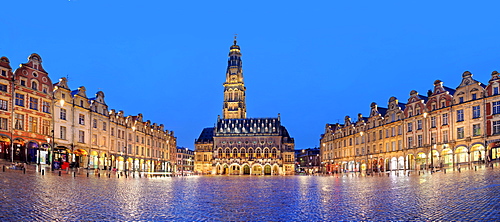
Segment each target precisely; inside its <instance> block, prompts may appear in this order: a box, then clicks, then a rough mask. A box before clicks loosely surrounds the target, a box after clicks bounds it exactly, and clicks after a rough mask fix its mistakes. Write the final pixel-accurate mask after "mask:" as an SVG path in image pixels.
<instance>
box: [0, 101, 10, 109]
mask: <svg viewBox="0 0 500 222" xmlns="http://www.w3.org/2000/svg"><path fill="white" fill-rule="evenodd" d="M8 104H9V102H8V101H7V100H3V99H0V109H1V110H8V108H9V105H8Z"/></svg>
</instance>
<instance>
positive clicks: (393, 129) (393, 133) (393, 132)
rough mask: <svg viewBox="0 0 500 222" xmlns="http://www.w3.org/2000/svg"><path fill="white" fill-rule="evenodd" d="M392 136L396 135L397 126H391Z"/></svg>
mask: <svg viewBox="0 0 500 222" xmlns="http://www.w3.org/2000/svg"><path fill="white" fill-rule="evenodd" d="M391 136H396V127H391Z"/></svg>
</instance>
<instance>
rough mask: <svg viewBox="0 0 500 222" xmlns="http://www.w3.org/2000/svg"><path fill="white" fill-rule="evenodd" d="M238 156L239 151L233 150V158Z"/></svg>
mask: <svg viewBox="0 0 500 222" xmlns="http://www.w3.org/2000/svg"><path fill="white" fill-rule="evenodd" d="M237 156H238V149H236V148H234V149H233V157H237Z"/></svg>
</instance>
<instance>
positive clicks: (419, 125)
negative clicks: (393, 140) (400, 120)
mask: <svg viewBox="0 0 500 222" xmlns="http://www.w3.org/2000/svg"><path fill="white" fill-rule="evenodd" d="M420 129H422V120H421V119H419V120H417V130H420Z"/></svg>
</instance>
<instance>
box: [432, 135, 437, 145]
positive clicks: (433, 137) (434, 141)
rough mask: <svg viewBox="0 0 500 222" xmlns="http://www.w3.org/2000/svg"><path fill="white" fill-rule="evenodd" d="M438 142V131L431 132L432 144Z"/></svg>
mask: <svg viewBox="0 0 500 222" xmlns="http://www.w3.org/2000/svg"><path fill="white" fill-rule="evenodd" d="M432 144H436V133H431V145H432Z"/></svg>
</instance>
